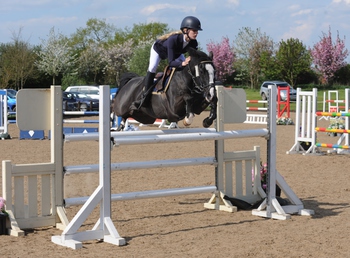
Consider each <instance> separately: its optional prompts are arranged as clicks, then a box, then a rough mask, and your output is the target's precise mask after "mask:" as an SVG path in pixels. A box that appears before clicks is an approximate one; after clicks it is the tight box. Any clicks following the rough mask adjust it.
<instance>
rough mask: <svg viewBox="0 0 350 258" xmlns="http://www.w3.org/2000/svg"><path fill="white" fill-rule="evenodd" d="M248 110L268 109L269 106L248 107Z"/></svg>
mask: <svg viewBox="0 0 350 258" xmlns="http://www.w3.org/2000/svg"><path fill="white" fill-rule="evenodd" d="M246 110H253V111H259V110H261V111H266V110H267V108H262V107H247V108H246Z"/></svg>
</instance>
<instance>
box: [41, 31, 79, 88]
mask: <svg viewBox="0 0 350 258" xmlns="http://www.w3.org/2000/svg"><path fill="white" fill-rule="evenodd" d="M41 42H42V44H41V46H40V47H41V49H40V50H39V51H38V53H37V54H38V56H39V60H38V61H37V62H36V65H37V67H38V69H39V70H40V71H42V72H44V73H45V74H48V75H50V76H52V84H53V85H55V82H56V81H55V79H56V77H57V76H58V75H59V74H61V73H65V72H67V71H69V68H70V67H73V66H74V64H75V62H76V56H75V55H74V54H73V53H72V49H71V47H69V46H68V39H67V38H66V37H65V36H64V35H63V34H61V33H59V32H58V33H57V34H56V33H55V29H54V28H51V30H50V34H49V36H48V39H47V40H41Z"/></svg>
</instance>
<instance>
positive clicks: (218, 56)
mask: <svg viewBox="0 0 350 258" xmlns="http://www.w3.org/2000/svg"><path fill="white" fill-rule="evenodd" d="M207 51H208V52H213V55H214V57H213V62H214V65H215V68H216V76H217V79H218V80H222V81H225V80H226V78H227V77H228V76H230V75H231V74H232V73H233V72H234V69H233V63H234V60H235V55H234V53H233V48H232V47H231V46H230V41H229V39H228V37H223V38H222V41H221V43H217V44H216V43H214V42H213V41H211V42H210V43H208V44H207Z"/></svg>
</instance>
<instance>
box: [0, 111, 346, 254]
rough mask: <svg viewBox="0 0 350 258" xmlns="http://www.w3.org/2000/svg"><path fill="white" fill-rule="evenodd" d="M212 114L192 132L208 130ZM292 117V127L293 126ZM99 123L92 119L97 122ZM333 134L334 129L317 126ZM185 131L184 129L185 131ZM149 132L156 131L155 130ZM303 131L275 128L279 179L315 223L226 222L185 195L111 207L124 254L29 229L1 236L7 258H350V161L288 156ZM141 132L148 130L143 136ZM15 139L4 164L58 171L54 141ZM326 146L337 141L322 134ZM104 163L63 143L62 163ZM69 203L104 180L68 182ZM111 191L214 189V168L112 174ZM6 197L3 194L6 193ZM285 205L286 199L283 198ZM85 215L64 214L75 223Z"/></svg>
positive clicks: (132, 153) (157, 155)
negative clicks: (64, 242)
mask: <svg viewBox="0 0 350 258" xmlns="http://www.w3.org/2000/svg"><path fill="white" fill-rule="evenodd" d="M205 115H206V112H204V113H203V114H202V115H200V116H196V118H195V122H194V124H193V126H192V127H201V123H202V119H203V118H204V116H205ZM293 116H294V115H293V114H292V118H293V120H294V117H293ZM89 119H94V118H89ZM319 124H320V126H324V127H326V126H327V125H328V124H329V122H327V121H325V120H321V121H319ZM180 126H181V127H183V126H182V122H181V123H180ZM263 127H264V126H263V125H252V124H232V125H227V126H226V128H225V129H226V130H243V129H255V128H263ZM151 129H155V128H154V127H152V128H151ZM294 129H295V126H293V125H288V126H283V125H279V126H277V164H276V167H277V170H278V171H279V172H280V173H281V174H282V176H283V177H284V179H285V180H286V181H287V183H288V184H289V186H290V187H291V188H292V189H293V191H294V192H295V193H296V194H297V196H298V197H299V198H300V199H301V200H302V202H303V203H304V206H305V208H307V209H313V210H314V211H315V215H313V216H299V215H292V218H291V219H290V220H273V219H266V218H262V217H257V216H253V215H252V214H251V211H238V212H237V213H228V212H223V211H216V210H208V209H205V208H204V207H203V204H204V203H205V202H207V201H208V200H209V198H210V197H211V194H209V193H208V194H199V195H187V196H180V197H167V198H158V199H147V200H133V201H120V202H114V203H112V219H113V222H114V224H115V227H116V228H117V230H118V232H119V234H120V235H121V236H122V237H124V238H125V239H126V241H127V245H125V246H115V245H111V244H108V243H104V242H98V241H88V242H84V244H83V248H82V249H79V250H73V249H70V248H67V247H63V246H59V245H56V244H54V243H52V242H51V236H53V235H60V234H61V233H62V231H60V230H58V229H56V228H54V227H48V228H37V229H34V230H28V231H27V232H26V236H24V237H12V236H7V235H1V236H0V243H1V256H2V257H349V253H350V247H349V230H350V219H349V218H350V205H349V200H350V180H349V179H350V174H349V173H350V171H349V169H348V168H347V166H348V164H349V156H347V155H334V154H327V155H323V156H317V155H308V156H303V155H300V154H299V155H297V154H295V155H287V154H286V151H288V150H289V149H290V148H291V147H292V146H293V144H294ZM141 130H147V129H146V128H142V129H141ZM9 132H10V134H11V136H12V139H11V140H4V141H0V159H1V160H11V161H12V162H13V163H15V164H26V163H41V162H50V141H49V140H47V139H45V140H19V139H18V136H19V132H18V129H17V128H16V126H15V125H10V127H9ZM318 135H319V136H318V138H319V140H320V141H321V142H327V143H335V142H336V140H337V139H338V138H336V137H330V136H327V135H326V134H325V133H320V134H318ZM256 145H257V146H261V159H262V161H266V141H265V140H264V139H263V138H245V139H236V140H229V141H227V142H226V143H225V146H226V148H227V149H229V150H250V149H253V147H254V146H256ZM201 156H205V157H212V156H214V143H213V142H212V141H201V142H188V143H172V144H152V145H151V144H150V145H139V146H133V145H131V146H120V147H116V148H114V149H113V151H112V162H127V161H141V160H154V159H174V158H190V157H201ZM97 163H98V142H94V141H92V142H91V141H85V142H71V143H65V144H64V164H65V165H82V164H97ZM64 182H65V193H64V195H65V197H76V196H88V195H90V194H91V193H92V191H93V190H95V188H96V186H97V185H98V175H97V174H85V175H84V174H80V175H70V176H67V177H65V181H64ZM111 183H112V192H113V193H118V192H119V193H121V192H130V191H141V190H152V189H163V188H176V187H186V186H202V185H214V184H215V182H214V169H213V167H211V166H200V167H194V166H193V167H179V168H176V167H173V168H164V169H147V170H146V169H144V170H134V171H121V172H112V182H111ZM0 188H1V190H2V186H0ZM282 197H283V195H282ZM79 209H80V207H69V208H67V209H66V212H67V215H68V218H69V219H72V218H73V216H74V215H75V214H76V213H77V212H78V210H79ZM98 217H99V210H98V209H95V211H94V212H93V213H92V214H91V215H90V216H89V218H88V219H87V221H86V222H85V223H84V225H83V227H82V229H83V230H87V229H91V228H92V227H93V225H94V223H95V222H96V221H97V219H98Z"/></svg>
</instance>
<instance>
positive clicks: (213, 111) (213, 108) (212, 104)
mask: <svg viewBox="0 0 350 258" xmlns="http://www.w3.org/2000/svg"><path fill="white" fill-rule="evenodd" d="M217 102H218V98H217V96H216V91H215V88H214V95H213V97H212V98H211V100H210V104H209V107H210V114H209V116H208V117H207V118H205V119H204V120H203V126H204V127H205V128H207V127H209V126H211V125H212V124H213V122H214V120H215V119H216V112H217V110H216V109H217Z"/></svg>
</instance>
